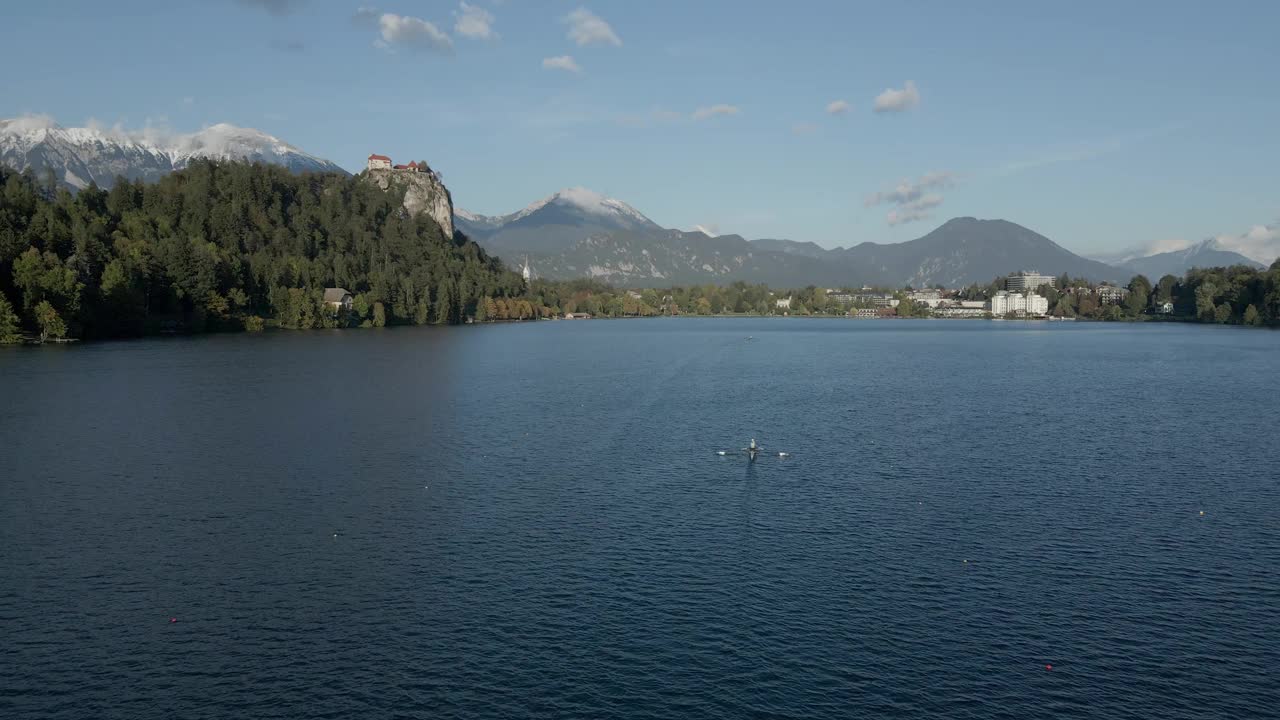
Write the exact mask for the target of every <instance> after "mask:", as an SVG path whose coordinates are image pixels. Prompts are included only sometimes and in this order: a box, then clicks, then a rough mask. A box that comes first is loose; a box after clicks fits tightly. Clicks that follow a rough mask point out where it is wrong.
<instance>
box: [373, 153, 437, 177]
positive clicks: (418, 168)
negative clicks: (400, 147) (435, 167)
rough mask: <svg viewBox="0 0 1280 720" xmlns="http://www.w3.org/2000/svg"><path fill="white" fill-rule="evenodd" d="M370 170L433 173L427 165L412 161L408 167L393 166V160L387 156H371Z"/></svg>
mask: <svg viewBox="0 0 1280 720" xmlns="http://www.w3.org/2000/svg"><path fill="white" fill-rule="evenodd" d="M368 168H369V169H370V170H408V171H409V172H424V173H429V172H431V168H429V167H427V164H426V163H422V164H421V165H419V164H418V163H417V162H414V161H410V162H409V164H408V165H392V164H391V158H389V157H387V156H386V155H370V156H369V165H368Z"/></svg>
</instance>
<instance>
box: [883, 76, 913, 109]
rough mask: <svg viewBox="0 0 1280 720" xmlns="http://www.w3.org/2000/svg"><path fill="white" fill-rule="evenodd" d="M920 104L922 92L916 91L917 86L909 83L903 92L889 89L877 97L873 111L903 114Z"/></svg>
mask: <svg viewBox="0 0 1280 720" xmlns="http://www.w3.org/2000/svg"><path fill="white" fill-rule="evenodd" d="M919 104H920V91H919V90H917V89H916V84H915V83H913V82H911V81H910V80H908V81H907V84H906V85H905V86H904V87H903V88H902V89H901V90H895V89H893V88H889V89H887V90H885V91H884V92H882V93H880V94H879V95H877V96H876V102H875V105H874V106H872V109H873V110H875V111H876V112H878V113H882V112H902V111H904V110H910V109H911V108H913V107H915V106H916V105H919Z"/></svg>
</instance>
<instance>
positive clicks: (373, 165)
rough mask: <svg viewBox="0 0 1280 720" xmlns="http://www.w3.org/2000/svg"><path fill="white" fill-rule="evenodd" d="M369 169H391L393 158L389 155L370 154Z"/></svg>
mask: <svg viewBox="0 0 1280 720" xmlns="http://www.w3.org/2000/svg"><path fill="white" fill-rule="evenodd" d="M369 169H370V170H390V169H391V158H389V157H387V156H386V155H370V156H369Z"/></svg>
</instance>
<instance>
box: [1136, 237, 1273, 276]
mask: <svg viewBox="0 0 1280 720" xmlns="http://www.w3.org/2000/svg"><path fill="white" fill-rule="evenodd" d="M1231 265H1247V266H1249V267H1252V268H1262V267H1265V266H1264V265H1263V264H1262V263H1260V262H1255V261H1253V260H1250V259H1249V258H1247V257H1245V256H1244V255H1241V254H1240V253H1238V252H1234V251H1231V250H1225V249H1223V248H1221V247H1219V246H1218V241H1217V240H1216V239H1215V238H1209V239H1207V240H1202V241H1201V242H1198V243H1196V244H1195V245H1192V246H1191V247H1189V248H1186V249H1184V250H1174V251H1172V252H1163V253H1156V254H1155V255H1147V256H1146V257H1137V258H1132V259H1127V260H1125V261H1123V262H1122V263H1120V267H1123V268H1128V269H1129V270H1132V271H1133V272H1134V273H1141V274H1143V275H1146V276H1147V277H1148V278H1150V279H1151V280H1152V281H1155V280H1157V279H1159V278H1161V277H1163V276H1165V275H1181V274H1183V273H1184V272H1186V271H1187V270H1188V269H1189V268H1193V267H1202V268H1207V267H1229V266H1231Z"/></svg>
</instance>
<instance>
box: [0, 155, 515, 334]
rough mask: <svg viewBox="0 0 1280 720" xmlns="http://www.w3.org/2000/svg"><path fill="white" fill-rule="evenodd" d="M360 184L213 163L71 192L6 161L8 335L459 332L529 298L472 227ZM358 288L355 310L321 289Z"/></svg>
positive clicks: (3, 272)
mask: <svg viewBox="0 0 1280 720" xmlns="http://www.w3.org/2000/svg"><path fill="white" fill-rule="evenodd" d="M402 200H403V198H402V197H401V196H400V195H399V194H397V193H393V192H387V191H383V190H381V189H379V188H377V187H375V186H374V185H372V184H371V183H366V182H363V181H362V180H361V178H360V177H359V176H356V177H347V176H343V175H339V174H302V175H296V174H293V173H291V172H289V171H288V170H286V169H284V168H281V167H278V166H272V165H265V164H260V163H258V164H248V163H239V162H217V161H211V160H203V161H198V162H194V163H192V165H191V166H190V167H188V168H186V169H184V170H182V171H179V172H175V173H173V174H171V175H168V176H166V177H164V178H163V179H161V180H160V181H159V182H156V183H152V184H144V183H142V182H130V181H128V180H125V179H124V178H119V179H117V182H116V184H115V185H114V186H113V187H112V188H111V190H109V191H104V190H101V189H99V188H97V187H96V186H94V185H90V186H89V187H88V188H85V189H83V190H81V191H80V192H78V193H75V194H72V193H69V192H67V191H66V190H63V189H58V188H56V185H55V184H54V183H53V182H52V178H49V179H45V180H40V179H37V178H36V177H35V175H34V174H33V173H31V172H30V171H27V172H21V173H20V172H16V171H13V170H10V169H7V168H0V341H14V340H17V339H18V338H19V337H21V336H22V335H27V336H37V337H41V338H46V339H47V338H59V337H77V338H103V337H121V336H137V335H145V334H154V333H161V332H203V331H213V330H241V329H244V330H251V331H252V330H260V329H262V328H264V327H268V326H278V327H282V328H316V327H344V326H354V325H365V326H381V325H395V324H417V325H421V324H426V323H440V324H453V323H459V322H463V321H464V320H465V319H467V318H471V317H474V316H475V315H476V314H477V313H478V312H479V313H481V314H483V312H484V309H483V308H484V306H485V299H486V298H490V299H502V300H503V301H504V302H506V301H507V299H508V298H516V297H519V296H522V295H524V294H525V291H526V289H525V286H524V281H523V280H522V279H521V278H520V277H519V275H517V274H515V273H512V272H509V271H507V270H506V269H504V268H503V266H502V265H501V263H500V262H499V261H498V259H497V258H495V257H491V256H489V255H488V254H487V253H485V251H484V250H482V249H481V248H480V246H478V245H477V244H475V243H474V242H471V241H470V240H468V239H467V238H466V237H465V236H464V235H462V234H461V233H456V234H455V236H454V237H452V238H450V237H447V236H446V235H445V234H444V231H443V230H442V229H441V228H440V226H439V225H437V224H436V222H435V221H433V220H432V219H430V218H429V217H426V216H425V215H422V216H416V217H415V216H410V215H409V214H408V213H407V212H406V211H405V210H404V209H403V207H402V204H401V203H402ZM327 287H340V288H344V289H347V290H348V291H350V292H351V293H352V295H353V299H354V302H353V305H352V308H351V309H350V311H343V310H340V309H333V308H332V307H331V306H327V305H325V304H324V303H323V301H322V297H323V293H324V289H325V288H327Z"/></svg>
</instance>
